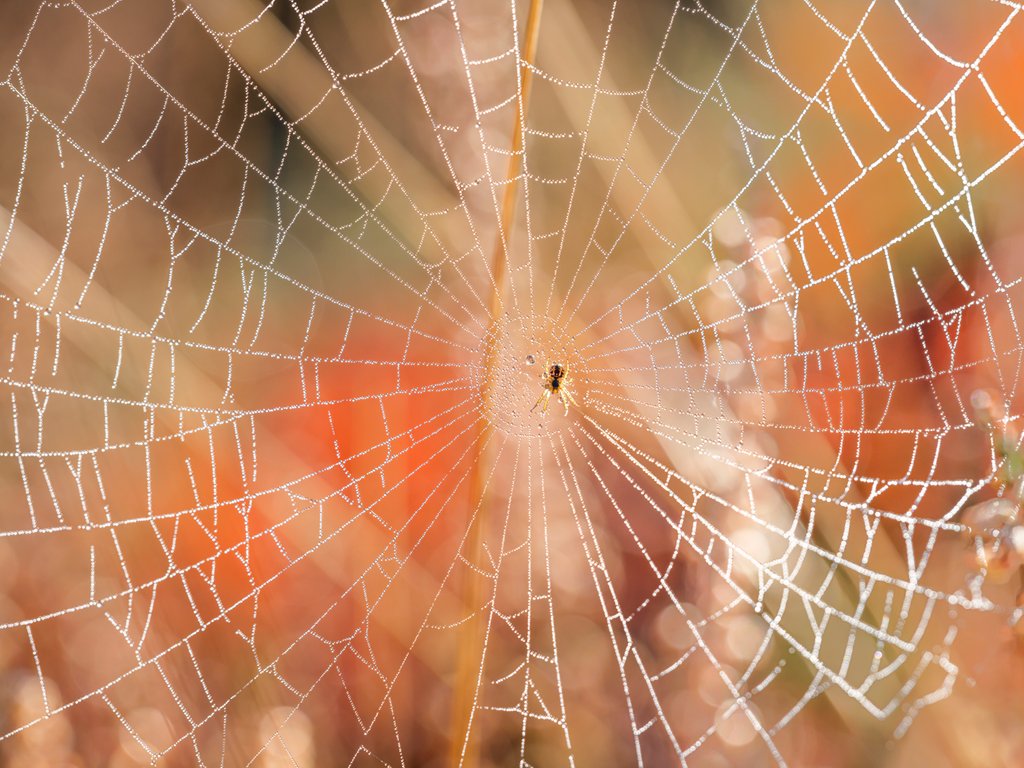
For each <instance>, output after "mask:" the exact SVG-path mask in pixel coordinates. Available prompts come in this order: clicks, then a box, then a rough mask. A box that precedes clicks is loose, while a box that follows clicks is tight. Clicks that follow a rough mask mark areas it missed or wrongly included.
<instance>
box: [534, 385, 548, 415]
mask: <svg viewBox="0 0 1024 768" xmlns="http://www.w3.org/2000/svg"><path fill="white" fill-rule="evenodd" d="M550 397H551V390H550V389H545V390H544V391H543V392H541V393H540V397H538V398H537V402H536V403H534V404H533V408H531V409H530V413H533V412H534V411H535V410H537V406H538V405H540V404H541V403H544V408H543V410H541V413H547V412H548V399H549V398H550Z"/></svg>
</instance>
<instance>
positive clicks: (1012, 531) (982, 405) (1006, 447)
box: [961, 390, 1024, 640]
mask: <svg viewBox="0 0 1024 768" xmlns="http://www.w3.org/2000/svg"><path fill="white" fill-rule="evenodd" d="M971 405H972V406H973V407H974V412H975V423H977V424H978V426H979V427H981V428H982V429H984V430H986V432H987V433H988V436H989V440H990V443H991V447H992V452H993V456H994V458H995V466H996V467H997V472H996V474H995V476H994V478H993V481H992V484H993V486H994V489H995V490H996V492H997V496H995V497H994V498H991V499H987V500H985V501H982V502H979V503H978V504H975V505H973V506H971V507H968V508H967V509H966V510H964V512H963V515H962V517H961V521H962V522H963V524H964V526H965V534H966V535H967V536H968V538H969V540H970V542H971V543H972V544H973V548H972V560H973V565H974V567H975V568H977V570H978V574H979V577H980V579H981V580H982V581H986V582H989V583H994V584H1006V583H1008V582H1009V581H1010V579H1011V578H1013V576H1014V575H1015V574H1016V575H1017V576H1018V578H1019V586H1018V591H1017V598H1016V607H1015V610H1014V612H1013V614H1012V615H1011V626H1013V628H1014V633H1015V634H1016V635H1017V637H1018V639H1020V640H1024V515H1022V512H1021V506H1022V502H1024V453H1022V451H1021V448H1020V435H1019V434H1018V432H1017V430H1016V429H1015V428H1014V426H1013V425H1012V424H1010V423H1009V421H1008V420H1006V419H1004V418H1001V416H999V415H998V414H996V412H995V407H994V405H993V402H992V398H991V396H990V395H989V394H988V392H986V391H984V390H979V391H977V392H975V393H974V394H973V395H972V396H971Z"/></svg>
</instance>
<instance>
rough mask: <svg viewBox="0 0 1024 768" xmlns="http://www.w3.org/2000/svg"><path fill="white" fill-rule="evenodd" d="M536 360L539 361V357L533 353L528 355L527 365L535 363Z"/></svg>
mask: <svg viewBox="0 0 1024 768" xmlns="http://www.w3.org/2000/svg"><path fill="white" fill-rule="evenodd" d="M536 362H537V358H536V357H534V356H533V355H527V356H526V364H527V365H533V364H534V363H536Z"/></svg>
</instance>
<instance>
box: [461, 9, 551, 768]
mask: <svg viewBox="0 0 1024 768" xmlns="http://www.w3.org/2000/svg"><path fill="white" fill-rule="evenodd" d="M543 4H544V3H543V0H530V11H529V14H528V16H527V19H526V39H525V41H524V43H523V53H522V56H521V58H520V66H519V93H520V100H519V107H518V109H517V110H516V121H515V126H514V128H513V130H512V153H511V156H510V157H509V161H508V174H507V176H506V182H507V183H506V185H505V195H504V198H503V200H502V206H501V218H500V220H499V222H498V237H497V240H496V242H495V246H494V258H493V262H492V268H491V277H492V279H493V281H494V285H493V290H492V292H491V302H490V312H491V316H490V323H489V331H490V333H489V334H488V335H489V337H490V338H491V339H492V340H496V339H497V338H498V335H499V334H500V333H501V329H500V323H501V312H502V307H503V305H504V299H505V283H506V282H507V280H508V277H507V276H508V251H509V241H510V239H511V234H512V226H513V224H514V222H515V215H516V198H517V194H516V193H517V191H518V186H519V185H518V184H517V179H518V177H519V174H520V171H521V169H522V166H523V162H522V157H523V152H524V149H523V145H524V139H523V135H524V124H525V122H526V108H527V104H528V103H529V98H530V85H531V82H532V80H533V72H532V71H531V69H530V65H531V64H532V63H533V60H534V58H535V57H536V55H537V37H538V33H539V31H540V14H541V7H542V6H543ZM497 348H498V345H497V344H491V345H490V346H489V347H488V349H487V350H486V352H485V355H486V357H485V360H484V384H483V392H481V401H482V402H483V403H484V407H485V410H489V406H490V401H491V398H492V397H493V396H494V385H495V380H494V379H495V371H496V370H497V360H495V354H496V349H497ZM492 432H493V427H492V426H491V424H490V422H489V421H487V420H486V419H483V420H482V421H481V422H480V430H479V432H478V433H477V438H476V449H475V457H476V459H475V461H476V464H475V465H474V468H473V475H472V477H471V479H470V510H471V512H470V514H471V515H472V514H473V512H474V511H475V517H473V518H472V523H471V525H472V529H471V530H470V531H469V537H468V540H467V543H466V550H465V552H466V558H467V560H468V561H469V562H471V563H472V562H478V561H479V559H480V553H481V552H482V551H483V537H484V531H485V528H486V523H487V505H486V498H485V495H486V491H487V488H486V485H487V483H486V467H487V462H486V461H485V458H486V453H487V446H488V443H489V442H490V438H491V434H492ZM483 589H484V579H483V577H481V576H480V574H478V573H475V572H474V571H473V570H472V569H469V568H467V569H466V570H465V581H464V583H463V590H462V593H463V607H464V608H465V609H466V610H470V611H474V612H475V613H474V614H473V616H472V617H471V618H470V619H469V621H468V622H467V625H466V627H465V629H464V630H463V632H462V634H461V635H460V641H459V644H458V662H457V663H458V667H457V671H456V676H455V683H454V687H453V691H452V715H451V723H450V726H449V727H450V729H451V730H450V736H449V745H450V753H449V762H450V764H451V765H454V766H470V767H472V766H476V765H478V764H479V740H477V741H474V740H473V739H471V738H470V726H471V725H472V716H473V704H474V699H475V698H476V690H477V679H478V676H479V672H480V665H481V664H482V663H483V659H482V651H483V628H484V623H485V622H484V619H483V617H482V615H481V614H480V613H476V611H478V610H479V608H480V601H481V597H482V594H483Z"/></svg>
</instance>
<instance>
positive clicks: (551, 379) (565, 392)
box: [530, 363, 579, 413]
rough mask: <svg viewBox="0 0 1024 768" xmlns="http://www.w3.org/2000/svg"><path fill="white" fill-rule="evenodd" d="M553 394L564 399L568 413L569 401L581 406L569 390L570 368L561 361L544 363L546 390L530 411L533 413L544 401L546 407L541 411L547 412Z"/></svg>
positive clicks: (563, 403)
mask: <svg viewBox="0 0 1024 768" xmlns="http://www.w3.org/2000/svg"><path fill="white" fill-rule="evenodd" d="M552 394H554V396H555V397H557V398H558V399H559V400H561V401H562V405H564V406H565V412H566V413H568V412H569V403H572V404H573V405H575V406H576V407H577V408H579V404H578V403H577V402H576V398H574V397H573V396H572V392H570V391H569V369H568V367H566V366H564V365H562V364H561V363H545V364H544V391H543V392H541V394H540V397H538V398H537V402H536V403H534V404H533V408H531V409H530V412H531V413H532V412H533V411H534V410H536V408H537V406H538V405H540V404H541V403H543V404H544V407H543V408H542V409H541V413H547V412H548V401H549V400H551V395H552Z"/></svg>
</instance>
